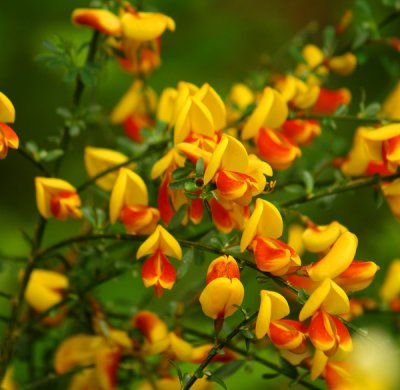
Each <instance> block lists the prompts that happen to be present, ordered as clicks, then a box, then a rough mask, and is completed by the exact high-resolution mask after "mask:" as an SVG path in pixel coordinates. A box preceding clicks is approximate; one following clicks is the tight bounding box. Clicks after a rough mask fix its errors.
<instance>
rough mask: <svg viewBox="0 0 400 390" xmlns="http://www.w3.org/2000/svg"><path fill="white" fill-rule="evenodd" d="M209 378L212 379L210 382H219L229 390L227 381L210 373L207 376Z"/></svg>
mask: <svg viewBox="0 0 400 390" xmlns="http://www.w3.org/2000/svg"><path fill="white" fill-rule="evenodd" d="M207 380H208V381H210V382H215V383H217V384H219V385H220V386H221V387H223V388H224V389H225V390H228V388H227V387H226V384H225V382H224V381H223V380H222V379H221V378H219V377H218V376H215V375H210V376H209V377H208V378H207Z"/></svg>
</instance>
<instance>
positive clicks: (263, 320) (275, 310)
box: [256, 290, 290, 339]
mask: <svg viewBox="0 0 400 390" xmlns="http://www.w3.org/2000/svg"><path fill="white" fill-rule="evenodd" d="M260 298H261V302H260V309H259V311H258V315H257V320H256V337H257V338H258V339H261V338H263V337H264V336H265V335H266V334H268V335H269V334H270V329H271V327H270V325H271V321H276V320H280V319H282V318H283V317H286V316H287V315H288V314H289V313H290V308H289V304H288V302H287V300H286V299H285V297H284V296H283V295H281V294H279V293H277V292H275V291H268V290H261V291H260ZM274 335H275V334H274Z"/></svg>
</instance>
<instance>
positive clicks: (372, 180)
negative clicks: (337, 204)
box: [279, 172, 400, 207]
mask: <svg viewBox="0 0 400 390" xmlns="http://www.w3.org/2000/svg"><path fill="white" fill-rule="evenodd" d="M398 178H400V172H399V173H396V174H394V175H390V176H380V175H374V176H371V177H367V178H361V179H355V180H352V181H350V182H349V183H347V184H344V185H340V186H338V185H335V186H332V187H328V188H325V189H322V190H320V191H318V192H315V193H312V194H307V195H303V196H300V197H298V198H295V199H292V200H288V201H286V202H281V203H279V206H281V207H294V206H299V205H301V204H304V203H308V202H312V201H314V200H318V199H321V198H325V197H327V196H331V195H336V194H340V193H343V192H347V191H353V190H358V189H362V188H366V187H372V186H374V185H376V184H379V183H381V182H389V181H393V180H395V179H398Z"/></svg>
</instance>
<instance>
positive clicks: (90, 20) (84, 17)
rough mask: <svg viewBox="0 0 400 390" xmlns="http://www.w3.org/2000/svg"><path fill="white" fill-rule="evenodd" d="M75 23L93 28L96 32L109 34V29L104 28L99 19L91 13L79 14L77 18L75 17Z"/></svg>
mask: <svg viewBox="0 0 400 390" xmlns="http://www.w3.org/2000/svg"><path fill="white" fill-rule="evenodd" d="M74 22H75V23H76V24H80V25H84V26H89V27H92V28H94V29H95V30H98V31H100V32H102V33H104V34H109V31H108V29H107V28H106V27H104V26H102V24H101V22H100V20H99V18H98V17H97V16H96V15H94V14H93V13H92V12H90V11H89V12H87V13H81V14H78V15H77V16H75V18H74Z"/></svg>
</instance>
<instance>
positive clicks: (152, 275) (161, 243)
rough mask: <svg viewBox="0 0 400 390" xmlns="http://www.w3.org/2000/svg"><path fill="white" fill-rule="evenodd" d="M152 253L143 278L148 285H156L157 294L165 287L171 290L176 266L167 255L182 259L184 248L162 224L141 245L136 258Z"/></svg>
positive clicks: (143, 268)
mask: <svg viewBox="0 0 400 390" xmlns="http://www.w3.org/2000/svg"><path fill="white" fill-rule="evenodd" d="M146 255H151V256H150V257H149V258H148V259H147V260H146V261H145V262H144V264H143V267H142V279H143V283H144V285H145V286H146V287H150V286H154V289H155V292H156V295H157V296H161V295H162V294H163V289H168V290H171V289H172V287H173V285H174V284H175V280H176V272H175V268H174V267H173V266H172V264H171V263H170V262H169V260H168V258H167V256H171V257H174V258H175V259H178V260H181V259H182V249H181V247H180V245H179V243H178V241H176V239H175V238H174V237H173V236H172V235H171V234H170V233H168V232H167V231H166V230H165V229H164V228H163V227H162V226H161V225H158V226H157V227H156V229H155V230H154V232H153V233H152V234H151V235H150V236H149V237H148V238H147V240H146V241H144V242H143V244H142V245H140V247H139V249H138V251H137V253H136V258H137V259H140V258H141V257H144V256H146Z"/></svg>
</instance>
